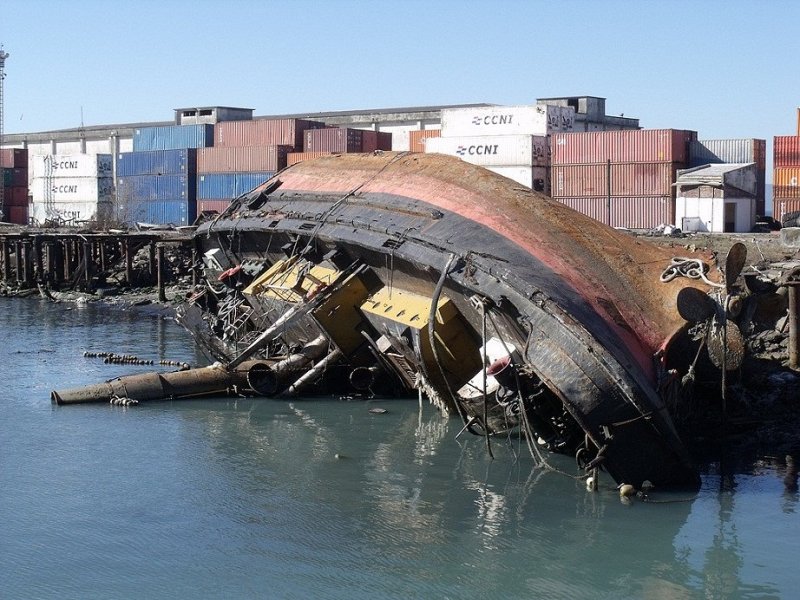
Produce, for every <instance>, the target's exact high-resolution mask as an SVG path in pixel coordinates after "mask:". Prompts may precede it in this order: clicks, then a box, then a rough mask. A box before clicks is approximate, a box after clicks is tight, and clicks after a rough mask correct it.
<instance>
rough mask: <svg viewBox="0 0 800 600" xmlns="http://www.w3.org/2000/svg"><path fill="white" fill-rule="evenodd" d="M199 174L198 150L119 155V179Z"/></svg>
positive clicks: (121, 153) (155, 151) (185, 149)
mask: <svg viewBox="0 0 800 600" xmlns="http://www.w3.org/2000/svg"><path fill="white" fill-rule="evenodd" d="M196 172H197V150H196V149H195V148H180V149H175V150H150V151H147V152H120V153H119V154H118V155H117V177H131V176H133V175H192V174H194V173H196Z"/></svg>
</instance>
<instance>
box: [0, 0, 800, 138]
mask: <svg viewBox="0 0 800 600" xmlns="http://www.w3.org/2000/svg"><path fill="white" fill-rule="evenodd" d="M798 27H800V2H788V1H787V2H783V1H770V0H727V1H703V0H697V1H695V2H691V1H672V2H670V1H667V0H663V1H657V2H650V1H627V2H626V1H605V2H604V1H602V0H565V1H550V2H545V1H539V0H530V1H527V2H526V1H522V0H494V1H488V0H487V1H482V0H460V1H450V0H445V1H436V0H426V1H421V0H402V1H399V0H397V1H388V0H387V1H383V0H372V1H366V0H365V1H355V0H326V1H323V0H320V1H307V0H285V1H280V2H279V1H276V0H271V1H270V0H261V1H249V0H226V1H218V2H211V1H207V0H195V1H193V2H187V1H183V0H161V1H153V0H138V1H128V2H125V1H99V0H72V1H44V0H2V2H0V42H1V43H3V44H4V48H5V50H6V51H7V52H9V53H10V55H11V56H10V58H9V59H8V60H7V63H6V73H7V77H6V80H5V98H6V104H5V131H6V133H21V132H36V131H45V130H50V129H62V128H69V127H77V126H79V125H80V124H81V115H82V118H83V123H84V124H85V125H103V124H117V123H131V122H140V121H160V120H170V119H171V118H172V117H173V113H172V109H174V108H178V107H183V106H207V105H225V106H243V107H248V108H253V109H255V114H256V115H269V114H281V113H294V112H316V111H329V110H354V109H367V108H390V107H405V106H424V105H438V104H462V103H472V102H490V103H497V104H525V103H531V102H534V101H535V99H536V98H537V97H548V96H562V95H592V96H603V97H605V98H607V110H608V113H609V114H620V113H624V114H625V115H626V116H629V117H637V118H639V119H640V123H641V125H642V126H643V127H645V128H679V129H680V128H684V129H694V130H697V131H698V132H699V134H700V137H701V138H706V139H710V138H739V137H758V138H765V139H767V140H768V147H770V148H771V145H772V136H775V135H784V134H794V133H795V131H796V108H797V106H798V103H800V76H798V74H797V61H798V57H800V35H798V33H797V31H798Z"/></svg>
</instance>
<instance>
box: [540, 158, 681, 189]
mask: <svg viewBox="0 0 800 600" xmlns="http://www.w3.org/2000/svg"><path fill="white" fill-rule="evenodd" d="M677 170H678V165H677V164H675V163H668V162H653V163H648V162H634V163H612V164H611V170H610V171H611V172H610V174H609V172H608V169H607V166H606V165H605V164H586V165H555V166H553V168H552V173H551V182H552V195H553V198H560V197H563V198H576V197H585V196H588V197H592V196H603V195H605V194H607V193H611V195H612V196H615V197H618V196H633V197H636V196H672V195H674V188H673V184H674V183H675V180H676V177H677Z"/></svg>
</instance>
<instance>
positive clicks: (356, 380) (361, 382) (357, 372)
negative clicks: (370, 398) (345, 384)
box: [350, 366, 380, 392]
mask: <svg viewBox="0 0 800 600" xmlns="http://www.w3.org/2000/svg"><path fill="white" fill-rule="evenodd" d="M379 370H380V369H379V368H378V367H375V366H372V367H356V368H355V369H353V370H352V371H351V372H350V385H352V386H353V388H354V389H356V390H358V391H359V392H363V391H366V390H368V389H370V388H371V387H372V386H373V384H374V383H375V378H376V376H377V375H378V371H379Z"/></svg>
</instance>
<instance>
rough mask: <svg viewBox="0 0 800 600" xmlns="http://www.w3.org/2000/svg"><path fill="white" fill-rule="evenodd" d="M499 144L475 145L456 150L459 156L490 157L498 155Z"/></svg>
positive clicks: (460, 147)
mask: <svg viewBox="0 0 800 600" xmlns="http://www.w3.org/2000/svg"><path fill="white" fill-rule="evenodd" d="M498 146H499V144H473V145H471V146H459V147H458V148H456V154H457V155H458V156H488V155H490V154H497V148H498Z"/></svg>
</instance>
